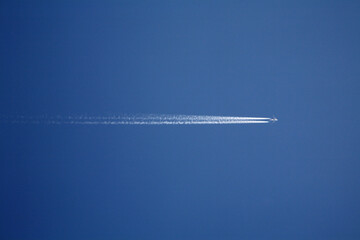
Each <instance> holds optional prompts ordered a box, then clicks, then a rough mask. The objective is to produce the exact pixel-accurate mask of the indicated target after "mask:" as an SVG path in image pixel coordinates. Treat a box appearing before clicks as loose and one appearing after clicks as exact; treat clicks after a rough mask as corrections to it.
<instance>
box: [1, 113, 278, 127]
mask: <svg viewBox="0 0 360 240" xmlns="http://www.w3.org/2000/svg"><path fill="white" fill-rule="evenodd" d="M0 120H1V122H7V123H17V124H58V125H63V124H69V125H196V124H197V125H199V124H252V123H269V122H270V121H271V118H265V117H229V116H205V115H203V116H202V115H165V114H147V115H119V116H85V115H83V116H45V115H41V116H2V117H0Z"/></svg>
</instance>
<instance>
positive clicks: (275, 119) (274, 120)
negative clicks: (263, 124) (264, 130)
mask: <svg viewBox="0 0 360 240" xmlns="http://www.w3.org/2000/svg"><path fill="white" fill-rule="evenodd" d="M270 121H271V122H272V123H274V122H277V121H279V120H278V119H277V118H276V117H275V116H273V118H270Z"/></svg>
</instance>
